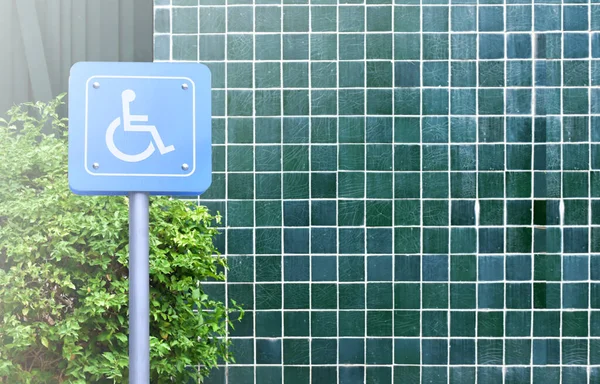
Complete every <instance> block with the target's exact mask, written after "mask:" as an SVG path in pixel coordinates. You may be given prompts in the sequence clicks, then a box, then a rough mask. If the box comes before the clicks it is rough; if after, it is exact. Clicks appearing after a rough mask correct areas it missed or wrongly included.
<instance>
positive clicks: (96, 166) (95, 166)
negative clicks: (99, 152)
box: [92, 163, 100, 169]
mask: <svg viewBox="0 0 600 384" xmlns="http://www.w3.org/2000/svg"><path fill="white" fill-rule="evenodd" d="M92 167H94V169H98V168H100V164H98V163H94V164H92Z"/></svg>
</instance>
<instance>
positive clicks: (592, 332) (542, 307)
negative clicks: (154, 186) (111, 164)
mask: <svg viewBox="0 0 600 384" xmlns="http://www.w3.org/2000/svg"><path fill="white" fill-rule="evenodd" d="M198 1H199V2H198ZM155 3H156V6H155V21H156V24H155V59H156V60H157V61H163V60H175V61H199V62H202V63H205V64H207V65H208V66H209V67H210V68H211V71H212V74H213V87H214V91H213V106H214V108H213V116H214V119H213V127H212V129H213V138H214V159H213V165H214V171H215V172H214V179H213V185H212V187H211V188H210V189H209V191H208V192H207V193H206V194H205V195H203V196H202V203H203V204H205V205H207V206H208V207H210V208H211V209H213V210H219V211H220V212H222V213H223V214H224V216H225V220H224V228H223V236H222V237H220V238H219V239H218V241H219V246H220V249H221V250H222V251H223V252H224V253H225V254H226V255H227V256H228V259H229V264H230V271H229V273H228V279H227V284H209V283H207V284H205V285H204V289H205V290H206V291H207V292H209V293H210V294H211V295H213V296H214V297H216V298H219V299H221V300H225V299H226V298H227V299H229V298H233V299H235V300H236V301H238V302H241V303H243V304H244V306H245V308H246V309H247V310H248V312H247V316H246V318H245V320H244V322H243V323H242V324H239V325H238V326H237V328H236V329H235V331H233V337H234V338H235V340H234V348H233V349H234V352H235V356H236V359H237V363H236V364H235V365H230V366H229V367H223V368H221V369H219V370H218V371H215V373H214V375H212V376H211V377H210V378H209V379H208V382H209V383H229V384H232V383H235V384H246V383H257V384H274V383H282V382H285V383H292V384H301V383H336V382H338V383H343V384H355V383H357V384H358V383H370V384H375V383H380V384H381V383H392V382H394V383H402V384H410V383H432V384H437V383H452V384H470V383H476V382H477V383H483V384H493V383H519V384H521V383H544V384H550V383H564V384H580V383H587V382H589V383H600V229H599V228H600V227H598V226H597V225H598V224H600V173H599V172H600V146H599V144H600V107H599V101H600V89H599V88H598V85H599V84H600V61H598V60H597V58H600V35H599V34H598V33H596V31H599V32H600V4H594V3H592V4H588V3H585V2H582V1H580V0H574V1H569V2H564V3H561V2H559V1H555V0H541V1H536V2H535V3H534V4H532V2H531V0H507V1H506V2H504V1H499V0H485V1H481V2H480V3H479V4H476V3H475V1H474V0H458V1H453V2H452V3H451V4H449V3H448V0H421V1H416V0H396V2H395V3H392V2H391V0H367V3H366V4H365V3H364V1H359V0H340V1H339V2H338V1H334V0H314V1H311V2H310V3H309V2H308V0H283V3H281V1H280V0H255V1H251V0H231V1H229V2H228V3H227V4H226V3H225V0H155ZM590 31H591V32H590Z"/></svg>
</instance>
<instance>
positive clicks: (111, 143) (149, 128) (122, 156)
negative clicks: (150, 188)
mask: <svg viewBox="0 0 600 384" xmlns="http://www.w3.org/2000/svg"><path fill="white" fill-rule="evenodd" d="M134 100H135V92H134V91H133V90H131V89H126V90H125V91H123V93H122V94H121V101H122V105H123V129H124V130H125V132H150V134H151V135H152V139H153V140H154V142H156V146H157V147H158V151H159V152H160V154H161V155H164V154H166V153H169V152H172V151H174V150H175V147H174V146H172V145H169V146H165V145H164V143H163V141H162V139H161V137H160V135H159V133H158V130H157V129H156V127H155V126H153V125H132V124H131V123H132V122H147V121H148V116H147V115H132V114H131V112H130V109H129V104H130V103H132V102H133V101H134ZM120 125H121V118H120V117H117V118H116V119H114V120H113V122H112V123H110V125H109V126H108V129H107V130H106V146H107V147H108V150H109V151H110V152H111V153H112V154H113V155H114V156H115V157H116V158H118V159H119V160H123V161H126V162H129V163H135V162H139V161H143V160H146V159H147V158H148V157H150V156H151V155H152V154H153V153H154V151H155V147H154V143H153V142H152V140H151V141H150V144H148V147H147V148H146V149H145V150H144V151H143V152H141V153H138V154H136V155H128V154H126V153H123V152H121V151H120V150H119V149H118V148H117V146H116V145H115V131H116V130H117V128H118V127H119V126H120Z"/></svg>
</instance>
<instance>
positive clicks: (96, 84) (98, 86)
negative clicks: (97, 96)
mask: <svg viewBox="0 0 600 384" xmlns="http://www.w3.org/2000/svg"><path fill="white" fill-rule="evenodd" d="M93 86H94V88H96V89H98V88H100V83H99V82H97V81H96V82H95V83H94V84H93Z"/></svg>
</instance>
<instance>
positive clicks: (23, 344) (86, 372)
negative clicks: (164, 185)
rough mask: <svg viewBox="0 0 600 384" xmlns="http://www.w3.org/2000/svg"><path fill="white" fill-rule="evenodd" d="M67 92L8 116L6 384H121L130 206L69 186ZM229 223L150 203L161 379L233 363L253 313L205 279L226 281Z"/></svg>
mask: <svg viewBox="0 0 600 384" xmlns="http://www.w3.org/2000/svg"><path fill="white" fill-rule="evenodd" d="M62 97H63V96H61V97H59V98H57V99H56V100H54V101H52V102H50V103H48V104H44V103H29V104H23V105H20V106H16V107H13V108H12V109H11V110H10V112H9V121H6V120H2V121H0V382H3V383H10V384H16V383H92V382H93V383H96V382H105V383H113V382H114V383H123V382H127V381H128V280H127V276H128V269H127V265H128V236H129V228H128V201H127V198H126V197H123V196H112V197H108V196H90V197H88V196H85V197H83V196H77V195H74V194H73V193H72V192H71V191H70V190H69V187H68V180H67V160H68V159H67V129H66V125H67V122H66V119H61V118H59V117H58V115H57V114H56V109H57V107H58V106H60V105H61V104H63V103H62V101H61V100H62ZM44 126H46V127H49V126H51V127H52V134H47V133H44V130H43V128H42V127H44ZM219 221H220V216H219V215H218V214H217V215H216V216H212V215H211V214H209V212H208V210H207V209H206V208H205V207H203V206H198V205H197V204H194V203H192V202H186V201H183V200H179V199H171V198H169V197H151V199H150V296H151V298H150V334H151V340H150V343H151V380H152V382H153V383H166V382H169V383H171V382H175V383H186V382H188V380H191V381H189V382H192V381H194V380H197V379H199V378H201V377H202V376H204V375H206V374H207V372H208V371H209V370H210V369H211V368H212V367H214V366H215V365H216V363H217V361H232V360H233V357H232V356H231V354H230V353H229V340H228V338H227V329H228V328H227V327H228V326H229V327H232V326H233V324H232V320H231V319H232V317H233V316H232V313H233V311H234V310H236V311H239V312H237V313H238V314H239V315H240V317H241V316H242V315H243V311H242V310H241V308H239V307H238V306H237V305H236V303H235V302H233V306H232V308H227V307H226V306H225V304H224V303H221V302H219V301H214V300H212V299H211V298H209V297H208V296H207V295H206V294H205V293H204V290H203V288H202V285H200V284H199V283H198V282H199V281H205V280H223V279H224V275H223V271H224V270H225V268H226V267H227V266H226V263H225V260H224V258H223V257H221V256H220V255H219V253H218V252H217V250H216V249H215V246H214V245H213V238H214V236H215V235H217V229H216V228H215V227H213V226H212V223H213V222H216V223H218V222H219ZM196 309H200V310H199V311H198V310H196ZM190 366H192V367H194V368H192V369H190ZM195 368H198V369H195ZM197 376H198V377H197Z"/></svg>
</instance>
